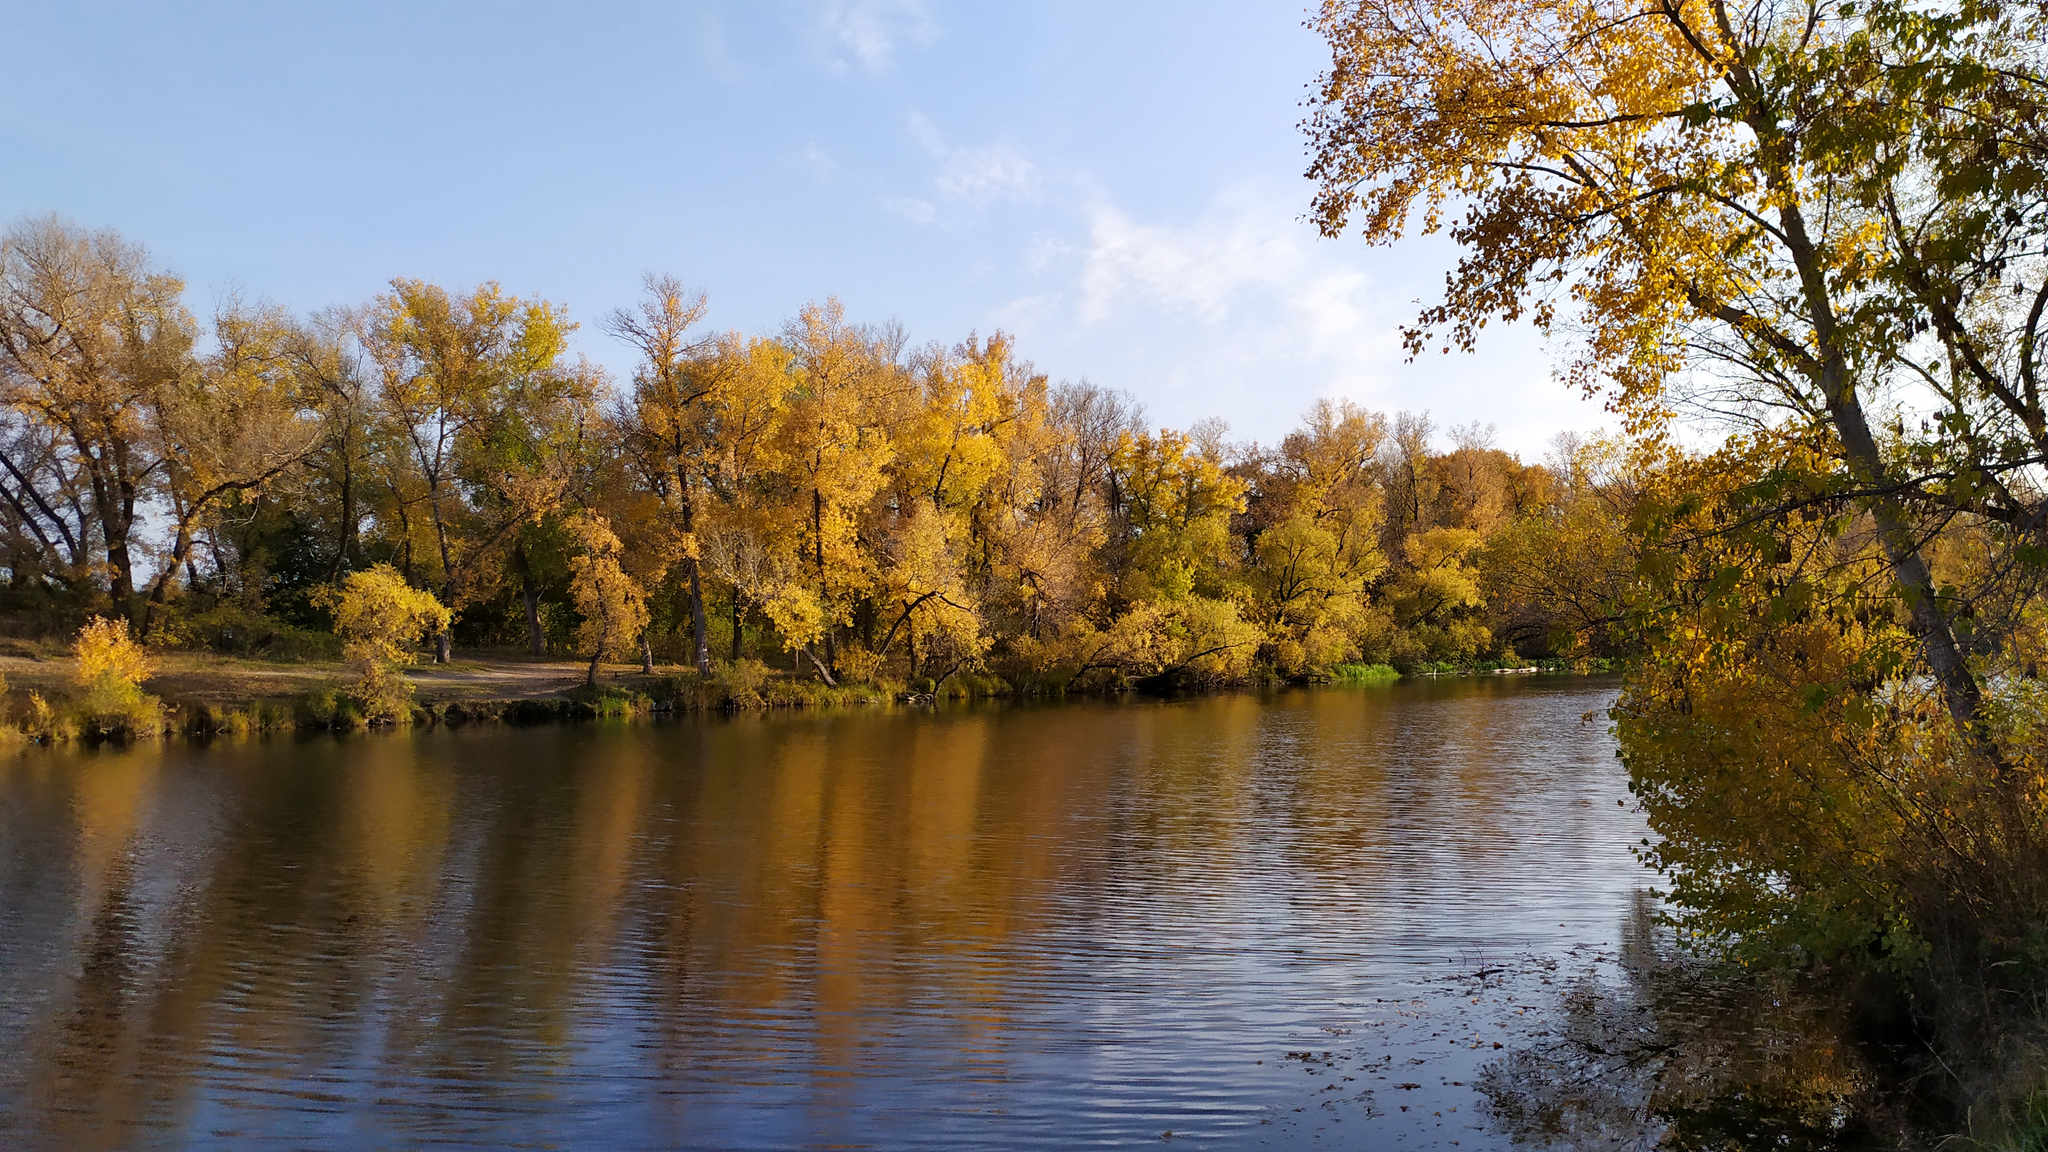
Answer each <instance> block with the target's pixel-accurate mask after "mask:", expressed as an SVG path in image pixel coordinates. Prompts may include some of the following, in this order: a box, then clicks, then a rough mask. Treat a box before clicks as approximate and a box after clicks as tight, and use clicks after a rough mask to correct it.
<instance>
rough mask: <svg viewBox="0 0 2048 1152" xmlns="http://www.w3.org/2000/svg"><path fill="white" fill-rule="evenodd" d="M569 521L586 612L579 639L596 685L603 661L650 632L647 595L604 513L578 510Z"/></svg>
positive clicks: (577, 590)
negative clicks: (627, 564)
mask: <svg viewBox="0 0 2048 1152" xmlns="http://www.w3.org/2000/svg"><path fill="white" fill-rule="evenodd" d="M568 524H569V534H570V537H571V539H573V540H574V541H575V543H576V556H575V558H574V559H573V560H571V561H570V564H571V567H572V570H573V571H574V573H575V579H574V583H573V585H572V588H573V589H574V595H575V597H576V610H577V612H579V613H581V614H582V616H583V624H582V627H581V628H580V629H578V631H577V639H578V643H579V644H580V646H581V647H582V648H583V649H584V650H585V651H587V652H589V653H590V669H589V671H588V673H587V674H586V676H585V678H584V682H585V683H587V684H588V685H590V686H591V687H593V688H595V687H597V666H598V664H599V663H600V662H602V661H603V660H604V658H605V657H606V656H607V655H609V654H611V653H613V652H615V651H618V650H619V649H621V648H623V647H625V646H626V645H628V644H631V643H632V642H633V641H634V640H635V639H636V638H637V637H639V636H640V635H641V633H643V632H645V631H646V629H647V599H646V595H645V593H644V592H643V591H642V590H641V587H640V584H639V582H638V581H636V580H634V579H633V578H632V577H631V576H629V575H627V574H626V571H625V567H624V565H623V564H622V563H621V559H622V556H621V553H622V551H623V549H622V547H621V545H620V543H619V538H618V536H617V535H616V534H615V533H613V532H612V529H611V525H610V524H609V523H607V522H606V521H605V519H604V518H603V517H602V516H596V515H591V514H589V513H581V512H579V513H577V514H576V515H574V516H572V517H570V518H569V521H568Z"/></svg>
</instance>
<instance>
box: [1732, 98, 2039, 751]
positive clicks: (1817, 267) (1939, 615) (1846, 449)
mask: <svg viewBox="0 0 2048 1152" xmlns="http://www.w3.org/2000/svg"><path fill="white" fill-rule="evenodd" d="M1765 138H1766V139H1768V137H1765ZM1786 183H1787V184H1788V185H1789V181H1787V182H1786ZM1778 219H1779V222H1780V224H1781V225H1782V226H1783V229H1784V232H1785V240H1786V246H1787V247H1788V248H1789V249H1790V250H1791V252H1792V258H1793V264H1794V266H1795V267H1796V268H1797V269H1798V270H1799V278H1800V282H1801V284H1800V286H1801V289H1802V291H1803V293H1804V295H1805V297H1806V305H1807V311H1808V316H1809V319H1810V320H1811V321H1812V323H1813V334H1814V337H1815V339H1816V342H1817V343H1818V344H1819V346H1820V356H1821V362H1820V373H1819V379H1818V380H1817V381H1816V382H1817V383H1818V384H1819V385H1820V390H1821V395H1822V397H1823V398H1824V399H1825V400H1826V401H1827V406H1828V416H1829V418H1830V420H1831V421H1832V422H1833V424H1834V426H1835V434H1836V436H1837V437H1839V438H1840V440H1841V443H1842V454H1843V456H1844V457H1846V459H1847V463H1848V465H1849V471H1850V474H1851V475H1852V476H1854V477H1855V478H1856V480H1857V481H1858V482H1859V483H1861V484H1863V485H1865V486H1867V487H1869V488H1872V489H1875V490H1878V491H1880V492H1883V491H1885V490H1886V489H1888V488H1889V487H1890V482H1891V475H1890V469H1889V468H1887V467H1886V465H1885V461H1884V455H1883V453H1882V452H1880V451H1879V449H1878V446H1877V438H1876V437H1875V436H1873V435H1871V432H1870V422H1869V420H1868V419H1867V418H1866V416H1865V414H1864V411H1863V401H1862V398H1861V397H1860V396H1859V395H1858V394H1857V389H1856V382H1855V380H1854V379H1853V378H1852V376H1851V372H1852V369H1851V368H1850V365H1849V362H1848V357H1847V355H1846V354H1845V353H1844V352H1843V351H1842V349H1841V345H1840V343H1839V341H1838V338H1837V335H1836V333H1837V320H1836V317H1835V312H1834V302H1833V299H1832V297H1831V296H1830V294H1829V290H1828V286H1827V274H1826V270H1825V269H1824V268H1823V267H1822V263H1821V260H1820V257H1819V253H1818V252H1817V251H1816V250H1815V248H1814V246H1813V243H1812V241H1811V239H1809V237H1808V234H1807V231H1806V219H1805V216H1804V214H1803V213H1801V211H1800V210H1799V206H1798V205H1797V204H1791V203H1788V204H1786V205H1785V206H1784V207H1783V208H1780V209H1779V212H1778ZM1871 512H1872V514H1873V516H1874V517H1875V518H1876V520H1877V529H1878V539H1879V541H1880V542H1881V543H1882V544H1883V546H1884V550H1885V556H1886V559H1888V560H1890V561H1891V565H1892V575H1893V579H1895V580H1896V581H1897V582H1898V585H1899V590H1900V592H1901V594H1902V595H1903V596H1904V597H1905V600H1906V607H1907V608H1908V610H1909V611H1911V613H1912V618H1913V631H1914V633H1915V634H1916V635H1917V636H1918V637H1919V640H1920V651H1921V654H1922V655H1923V656H1925V657H1926V658H1927V664H1928V667H1929V670H1931V671H1932V672H1933V673H1934V679H1935V681H1936V682H1937V683H1938V684H1940V685H1941V691H1942V697H1943V702H1944V703H1945V704H1947V705H1948V712H1949V716H1950V717H1951V718H1953V719H1954V720H1955V722H1956V723H1957V724H1958V725H1959V726H1961V727H1962V728H1963V729H1964V731H1966V732H1968V733H1969V734H1970V737H1971V743H1972V744H1973V745H1974V746H1975V748H1976V750H1977V752H1978V753H1979V754H1981V755H1984V756H1985V757H1986V758H1987V759H1988V760H1989V762H1990V763H1991V764H1993V765H1998V764H1999V763H2000V762H2001V757H2000V755H1999V753H1998V751H1997V749H1996V748H1995V747H1993V745H1992V743H1991V741H1990V739H1989V738H1988V737H1987V736H1986V735H1985V733H1984V732H1983V726H1982V725H1981V724H1980V723H1979V722H1978V713H1979V711H1980V710H1981V708H1982V706H1983V690H1982V688H1981V687H1980V686H1979V685H1978V683H1977V677H1976V674H1975V673H1973V672H1971V671H1970V667H1969V664H1968V663H1967V662H1966V661H1965V659H1964V656H1963V652H1962V649H1961V648H1960V647H1959V646H1958V645H1957V644H1956V636H1955V628H1954V626H1953V625H1952V624H1951V623H1950V621H1949V619H1948V617H1947V615H1945V614H1944V613H1943V612H1942V610H1941V604H1940V602H1939V600H1938V599H1937V598H1936V595H1935V586H1934V577H1933V573H1931V572H1930V571H1929V570H1928V567H1927V560H1926V558H1925V557H1924V556H1923V555H1922V554H1921V550H1920V541H1919V539H1918V537H1917V534H1916V533H1915V532H1914V531H1913V527H1912V524H1911V523H1910V517H1909V516H1908V515H1907V513H1906V509H1905V506H1904V505H1903V504H1902V503H1901V502H1900V501H1899V499H1898V498H1897V497H1896V496H1891V495H1878V496H1875V497H1873V498H1872V499H1871Z"/></svg>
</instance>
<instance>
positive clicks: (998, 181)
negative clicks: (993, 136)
mask: <svg viewBox="0 0 2048 1152" xmlns="http://www.w3.org/2000/svg"><path fill="white" fill-rule="evenodd" d="M910 134H911V135H912V136H913V137H915V138H916V140H917V142H918V144H919V145H920V146H922V147H923V148H924V150H925V152H926V153H927V154H929V155H930V156H931V158H932V159H933V160H936V161H938V164H939V171H938V175H937V176H935V177H934V178H933V180H932V183H933V184H934V185H936V186H937V188H938V190H939V192H940V193H941V194H943V195H946V196H950V197H954V198H956V199H960V200H966V201H968V202H970V203H976V204H980V203H985V202H987V201H990V200H997V199H1021V198H1023V197H1026V196H1029V195H1030V194H1031V193H1032V192H1033V191H1034V190H1036V188H1037V186H1038V171H1037V169H1035V168H1033V167H1032V165H1031V161H1029V160H1027V159H1025V157H1024V154H1023V153H1022V152H1020V151H1018V150H1017V149H1015V148H1013V147H1011V146H1010V145H1008V144H982V145H976V146H970V145H954V144H949V143H947V142H946V137H945V136H944V134H942V133H941V132H940V131H939V128H938V125H936V124H934V123H932V122H931V119H930V117H927V116H926V115H924V113H922V112H913V113H911V115H910Z"/></svg>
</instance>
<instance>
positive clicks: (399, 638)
mask: <svg viewBox="0 0 2048 1152" xmlns="http://www.w3.org/2000/svg"><path fill="white" fill-rule="evenodd" d="M316 602H318V603H321V604H324V605H326V606H327V607H329V608H331V609H332V610H333V612H334V628H335V631H336V632H337V633H338V634H339V635H340V636H341V638H342V649H341V650H342V656H343V658H344V659H345V660H347V661H348V662H349V664H350V665H352V666H353V667H354V669H355V672H356V682H355V685H354V695H355V697H356V699H358V700H359V701H361V702H362V705H363V715H364V717H365V718H367V719H369V720H372V721H387V722H391V723H398V724H404V723H408V722H410V721H411V719H412V694H413V687H412V682H411V681H409V680H407V679H406V678H405V674H404V672H403V669H405V668H409V667H411V666H412V665H413V664H415V663H418V661H419V654H418V652H417V651H416V650H415V645H417V644H418V643H419V640H420V638H421V637H422V636H423V635H426V634H430V633H435V632H439V631H442V630H444V629H446V628H447V627H448V624H449V621H450V618H451V613H450V612H449V610H448V609H447V608H446V607H444V606H443V605H442V604H441V602H440V601H439V600H437V599H435V598H434V595H433V594H432V593H430V592H427V591H425V590H423V589H419V588H414V587H412V586H411V585H409V584H407V583H406V582H405V577H404V576H402V575H400V574H399V572H398V570H397V569H396V568H393V567H392V566H391V565H389V564H377V565H373V566H371V567H369V568H366V569H364V570H362V571H359V572H351V573H349V574H348V576H347V578H345V579H344V580H343V581H342V584H341V587H340V589H339V590H336V589H333V588H327V589H323V590H322V592H321V594H320V595H319V596H318V597H317V600H316Z"/></svg>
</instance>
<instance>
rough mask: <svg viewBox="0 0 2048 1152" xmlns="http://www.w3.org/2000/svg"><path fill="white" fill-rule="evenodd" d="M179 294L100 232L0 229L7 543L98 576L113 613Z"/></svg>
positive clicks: (137, 253)
mask: <svg viewBox="0 0 2048 1152" xmlns="http://www.w3.org/2000/svg"><path fill="white" fill-rule="evenodd" d="M183 291H184V284H183V283H182V282H181V281H179V280H178V279H177V278H176V277H174V276H171V275H169V274H168V273H165V272H162V271H160V270H158V269H157V268H155V267H154V266H152V265H151V263H150V260H149V255H148V253H147V252H145V251H144V250H143V249H142V248H141V247H140V246H138V245H135V244H132V243H130V242H128V241H127V240H124V239H122V238H121V236H120V235H118V234H117V233H114V232H112V231H101V232H87V231H84V230H81V229H79V228H76V227H74V226H72V225H71V224H69V223H67V222H65V221H63V220H61V219H59V218H57V217H54V216H49V217H42V218H38V219H32V220H26V221H23V222H21V223H18V224H16V225H14V226H13V227H11V228H9V229H8V230H7V232H6V233H5V235H4V236H0V403H4V405H5V410H6V419H7V422H8V423H7V427H6V429H5V431H4V433H0V449H4V451H5V455H4V457H0V472H4V473H5V475H4V476H0V499H4V500H5V501H6V509H7V513H8V516H9V519H10V522H11V528H12V530H13V535H14V538H15V542H16V544H17V545H27V544H28V542H29V541H33V542H34V545H33V553H34V554H33V556H32V557H31V559H30V563H29V564H27V565H25V567H26V568H28V570H30V571H37V572H41V573H44V574H47V575H49V576H51V577H53V578H55V579H57V580H59V581H60V582H65V583H71V584H74V585H75V584H78V583H80V582H82V581H83V580H86V579H89V577H88V576H87V573H89V572H93V571H98V572H101V573H104V579H105V583H104V588H105V592H106V595H107V596H108V597H109V599H110V600H111V601H112V610H113V612H114V613H115V615H116V616H118V617H123V618H125V617H126V616H127V614H128V612H129V611H130V609H131V606H132V601H133V600H134V596H135V588H136V584H135V580H136V557H135V548H134V539H135V535H136V532H137V530H138V527H139V524H140V517H141V515H142V513H143V510H144V507H145V505H146V504H147V502H148V501H149V499H150V498H151V496H152V494H153V489H154V486H155V485H156V483H157V481H158V476H157V473H158V471H159V469H160V467H161V466H162V463H163V457H162V455H161V454H160V452H161V445H160V443H159V442H158V441H157V440H156V438H155V437H154V435H153V432H154V431H155V430H156V427H157V423H158V415H159V412H158V403H159V401H160V400H161V398H162V397H163V395H164V393H165V392H166V391H167V390H169V389H172V388H174V387H176V386H177V384H178V383H179V382H180V381H182V380H184V379H186V378H187V377H188V373H190V371H191V370H192V363H191V356H192V346H193V342H194V340H195V338H196V336H197V325H196V324H195V323H194V321H193V318H192V316H191V314H190V313H188V312H187V311H186V310H185V307H184V305H183V304H182V303H180V299H179V298H180V296H181V294H182V293H183Z"/></svg>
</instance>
